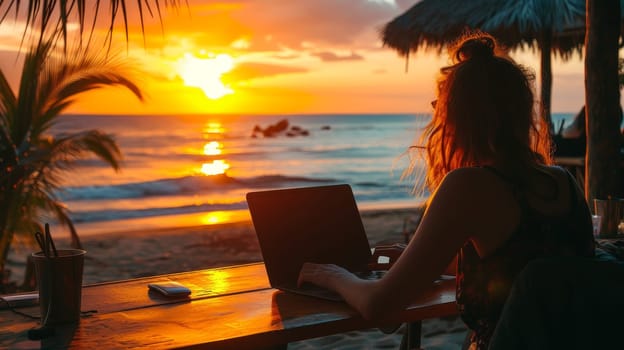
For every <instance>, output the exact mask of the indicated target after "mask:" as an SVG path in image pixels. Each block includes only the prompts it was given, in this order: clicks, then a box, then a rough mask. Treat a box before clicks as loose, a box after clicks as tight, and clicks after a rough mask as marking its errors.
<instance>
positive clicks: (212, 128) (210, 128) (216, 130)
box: [203, 122, 225, 134]
mask: <svg viewBox="0 0 624 350" xmlns="http://www.w3.org/2000/svg"><path fill="white" fill-rule="evenodd" d="M203 132H204V134H223V133H224V132H225V128H224V127H223V125H222V124H221V123H219V122H209V123H206V125H205V126H204V130H203Z"/></svg>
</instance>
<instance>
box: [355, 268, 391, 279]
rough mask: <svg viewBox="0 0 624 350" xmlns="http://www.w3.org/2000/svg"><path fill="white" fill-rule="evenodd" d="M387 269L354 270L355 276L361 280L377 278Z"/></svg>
mask: <svg viewBox="0 0 624 350" xmlns="http://www.w3.org/2000/svg"><path fill="white" fill-rule="evenodd" d="M386 272H388V271H384V270H374V271H360V272H354V274H355V275H356V276H358V277H359V278H361V279H363V280H378V279H380V278H382V277H383V275H385V274H386Z"/></svg>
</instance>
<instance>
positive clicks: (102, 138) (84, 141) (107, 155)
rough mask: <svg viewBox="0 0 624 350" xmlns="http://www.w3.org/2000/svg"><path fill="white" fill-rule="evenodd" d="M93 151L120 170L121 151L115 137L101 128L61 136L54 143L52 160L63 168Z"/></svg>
mask: <svg viewBox="0 0 624 350" xmlns="http://www.w3.org/2000/svg"><path fill="white" fill-rule="evenodd" d="M88 153H92V154H94V155H96V156H97V157H98V158H100V159H101V160H102V161H104V162H106V164H108V165H110V166H111V167H112V168H113V169H115V170H119V166H120V161H121V159H122V155H121V151H120V150H119V147H118V146H117V143H116V142H115V139H114V138H113V137H112V136H110V135H107V134H104V133H102V132H101V131H99V130H88V131H84V132H79V133H74V134H70V135H67V136H62V137H59V138H58V139H57V140H55V141H54V142H53V144H52V148H51V157H50V158H51V159H50V160H51V162H53V163H55V165H57V166H59V167H63V168H67V167H71V166H72V165H73V163H75V161H76V160H78V159H82V158H84V156H85V155H86V154H88Z"/></svg>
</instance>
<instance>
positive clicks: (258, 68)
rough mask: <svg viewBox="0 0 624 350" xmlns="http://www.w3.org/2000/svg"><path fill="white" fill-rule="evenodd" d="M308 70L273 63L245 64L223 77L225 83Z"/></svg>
mask: <svg viewBox="0 0 624 350" xmlns="http://www.w3.org/2000/svg"><path fill="white" fill-rule="evenodd" d="M307 71H308V69H306V68H301V67H294V66H285V65H278V64H271V63H259V62H243V63H239V64H237V65H236V67H235V68H234V69H232V71H230V72H228V73H226V74H224V75H223V76H222V79H223V82H228V83H231V82H237V81H247V80H252V79H259V78H268V77H274V76H277V75H284V74H294V73H305V72H307Z"/></svg>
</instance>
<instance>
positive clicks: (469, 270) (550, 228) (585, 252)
mask: <svg viewBox="0 0 624 350" xmlns="http://www.w3.org/2000/svg"><path fill="white" fill-rule="evenodd" d="M486 169H488V170H490V171H492V172H493V173H495V174H496V175H497V176H498V177H500V178H501V179H502V180H503V181H505V182H506V183H508V184H509V185H510V187H511V189H512V191H513V194H514V197H515V198H516V200H517V201H518V204H519V206H520V210H521V217H520V224H519V225H518V227H517V228H516V230H515V232H514V233H513V234H512V235H511V236H510V238H509V239H508V240H507V241H506V242H505V243H504V244H503V245H502V246H501V247H500V248H498V249H497V250H496V251H495V252H493V253H492V254H490V255H488V256H487V257H484V258H481V257H479V255H478V254H477V251H476V249H475V247H474V245H473V244H472V242H471V241H469V242H468V243H466V244H465V245H464V247H463V248H462V249H461V250H460V252H459V255H458V259H457V304H458V307H459V312H460V315H461V317H462V319H463V321H464V322H465V323H466V325H467V326H468V327H469V328H470V329H471V330H472V331H473V332H472V334H471V343H472V344H474V345H476V348H477V349H487V346H488V344H489V340H490V337H491V336H492V333H493V332H494V328H495V327H496V323H497V322H498V319H499V317H500V314H501V312H502V309H503V306H504V304H505V300H506V299H507V296H508V295H509V292H510V289H511V286H512V284H513V282H514V280H515V278H516V276H517V275H518V273H520V271H522V269H523V268H524V267H525V266H526V265H527V264H528V263H529V262H530V261H531V260H534V259H536V258H540V257H549V256H561V255H574V256H593V255H594V239H593V235H592V222H591V214H590V212H589V208H588V207H587V202H586V201H585V199H584V197H583V195H582V194H581V192H580V189H579V188H578V186H577V185H576V183H575V181H574V178H573V177H572V175H570V173H567V176H568V182H569V187H570V197H571V205H570V209H569V211H568V212H567V213H565V214H563V215H558V216H546V215H544V214H541V213H539V212H537V211H536V210H534V209H533V208H531V206H530V205H529V203H528V201H527V199H526V196H525V194H524V193H523V191H522V189H521V188H520V186H519V185H518V184H517V183H514V182H513V181H512V180H510V179H509V178H508V177H506V176H505V175H504V174H502V173H500V172H499V171H498V170H496V169H494V168H489V167H488V168H486ZM471 348H473V347H471Z"/></svg>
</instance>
